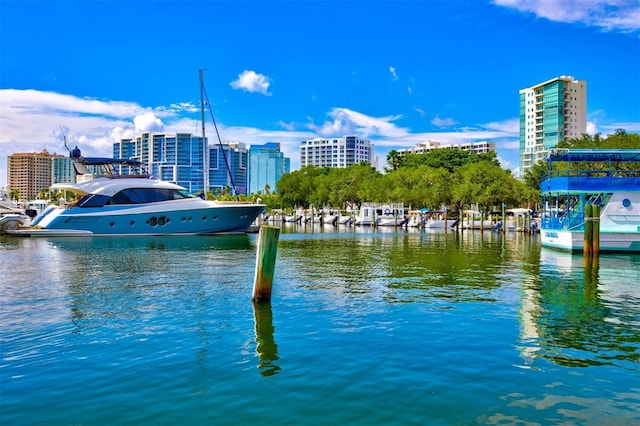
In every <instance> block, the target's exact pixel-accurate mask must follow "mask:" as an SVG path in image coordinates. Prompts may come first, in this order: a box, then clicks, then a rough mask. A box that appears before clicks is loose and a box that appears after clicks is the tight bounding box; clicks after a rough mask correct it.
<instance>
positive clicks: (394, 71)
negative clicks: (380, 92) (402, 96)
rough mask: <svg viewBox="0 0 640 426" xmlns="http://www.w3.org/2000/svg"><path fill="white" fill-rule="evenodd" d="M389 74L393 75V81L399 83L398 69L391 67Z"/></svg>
mask: <svg viewBox="0 0 640 426" xmlns="http://www.w3.org/2000/svg"><path fill="white" fill-rule="evenodd" d="M389 72H390V73H391V78H392V79H393V81H398V74H397V73H396V69H395V68H394V67H389Z"/></svg>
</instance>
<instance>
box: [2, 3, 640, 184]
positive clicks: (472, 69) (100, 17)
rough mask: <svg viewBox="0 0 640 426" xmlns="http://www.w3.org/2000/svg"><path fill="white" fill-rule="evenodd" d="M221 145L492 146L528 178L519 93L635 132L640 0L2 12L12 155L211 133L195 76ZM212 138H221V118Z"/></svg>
mask: <svg viewBox="0 0 640 426" xmlns="http://www.w3.org/2000/svg"><path fill="white" fill-rule="evenodd" d="M199 69H206V71H205V87H206V89H207V93H208V96H209V99H210V101H211V104H212V107H213V111H214V115H215V119H216V122H217V124H218V126H219V130H220V135H221V138H222V140H223V141H238V142H244V143H246V144H247V146H249V145H251V144H262V143H265V142H270V141H275V142H281V144H282V149H283V151H284V152H285V155H286V156H288V157H290V158H291V164H292V169H297V168H298V165H299V154H298V146H299V142H300V141H302V140H305V139H310V138H313V137H318V136H321V137H340V136H343V135H347V134H355V135H357V136H360V137H363V138H367V139H370V140H371V141H372V143H373V144H374V145H375V155H376V157H378V159H379V162H380V166H379V168H380V169H382V168H383V167H384V166H385V165H386V156H387V153H388V152H389V151H390V150H391V149H398V148H411V147H413V146H415V145H416V144H417V143H420V142H425V141H427V140H433V141H440V142H442V143H443V144H447V143H458V142H467V141H484V140H490V141H494V142H496V144H497V151H498V155H499V158H500V159H501V161H502V164H503V166H504V167H505V168H510V169H512V170H514V171H516V172H517V167H518V131H519V130H518V126H519V124H518V114H519V110H518V100H519V98H518V91H519V90H520V89H522V88H525V87H530V86H532V85H535V84H537V83H540V82H543V81H546V80H548V79H551V78H554V77H558V76H560V75H571V76H574V77H575V78H576V79H579V80H586V81H587V114H588V132H590V133H595V132H600V133H602V134H603V135H606V134H610V133H613V131H614V130H615V129H617V128H624V129H626V130H627V131H628V132H639V131H640V2H638V1H637V0H609V1H601V0H555V1H554V0H473V1H456V0H448V1H447V0H441V1H440V0H431V1H429V0H427V1H403V0H399V1H398V0H394V1H376V0H370V1H358V0H352V1H285V0H281V1H267V0H263V1H242V0H240V1H238V0H236V1H213V0H211V1H197V0H186V1H169V0H166V1H162V0H160V1H135V0H133V1H79V0H78V1H41V2H36V1H30V0H20V1H15V0H2V2H0V186H2V185H4V184H6V180H7V176H6V166H7V162H6V161H7V160H6V158H7V156H8V155H10V154H13V153H16V152H34V151H37V152H39V151H41V150H42V149H43V148H46V149H47V150H48V151H49V152H57V153H62V154H65V155H66V151H65V149H64V147H63V144H62V134H61V130H60V128H62V129H64V132H65V133H66V135H67V138H68V140H69V142H70V144H72V145H78V146H79V147H80V148H81V149H82V151H83V154H84V155H87V156H111V150H112V144H113V142H114V141H117V140H119V139H120V138H124V137H133V136H135V135H137V134H139V133H140V132H142V131H147V130H150V131H164V132H167V133H176V132H190V133H194V134H200V123H199V111H198V104H199V86H198V84H199V83H198V70H199ZM207 127H208V131H207V136H209V139H210V141H213V140H215V134H214V132H213V129H212V125H211V120H210V119H208V120H207Z"/></svg>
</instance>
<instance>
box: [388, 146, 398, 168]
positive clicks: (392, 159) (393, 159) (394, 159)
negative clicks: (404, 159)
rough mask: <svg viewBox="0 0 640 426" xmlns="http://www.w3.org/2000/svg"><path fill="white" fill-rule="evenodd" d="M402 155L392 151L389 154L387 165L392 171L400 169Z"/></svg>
mask: <svg viewBox="0 0 640 426" xmlns="http://www.w3.org/2000/svg"><path fill="white" fill-rule="evenodd" d="M400 157H401V156H400V153H399V152H398V151H396V150H395V149H392V150H391V151H389V153H388V154H387V163H389V164H390V165H391V170H397V169H398V167H400Z"/></svg>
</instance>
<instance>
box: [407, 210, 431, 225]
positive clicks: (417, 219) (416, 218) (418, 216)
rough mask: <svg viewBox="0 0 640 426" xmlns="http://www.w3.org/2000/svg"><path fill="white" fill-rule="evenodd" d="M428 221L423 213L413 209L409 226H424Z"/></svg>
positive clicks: (410, 213)
mask: <svg viewBox="0 0 640 426" xmlns="http://www.w3.org/2000/svg"><path fill="white" fill-rule="evenodd" d="M425 222H426V218H425V217H424V216H423V215H422V213H421V212H420V211H419V210H418V211H416V210H412V211H410V212H409V221H408V222H407V227H409V228H422V227H424V224H425Z"/></svg>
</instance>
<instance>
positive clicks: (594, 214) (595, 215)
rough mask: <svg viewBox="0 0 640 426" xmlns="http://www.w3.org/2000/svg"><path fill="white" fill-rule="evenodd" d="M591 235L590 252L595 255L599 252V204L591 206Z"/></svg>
mask: <svg viewBox="0 0 640 426" xmlns="http://www.w3.org/2000/svg"><path fill="white" fill-rule="evenodd" d="M591 223H592V224H593V225H592V229H591V235H592V238H591V239H592V247H591V251H592V253H593V254H594V255H595V256H597V255H599V254H600V206H599V205H598V204H594V205H593V206H592V207H591Z"/></svg>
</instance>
